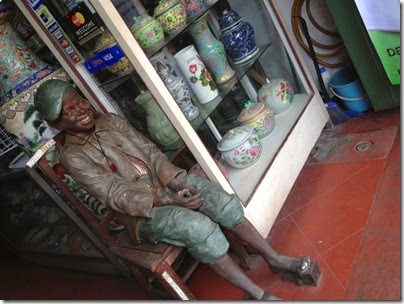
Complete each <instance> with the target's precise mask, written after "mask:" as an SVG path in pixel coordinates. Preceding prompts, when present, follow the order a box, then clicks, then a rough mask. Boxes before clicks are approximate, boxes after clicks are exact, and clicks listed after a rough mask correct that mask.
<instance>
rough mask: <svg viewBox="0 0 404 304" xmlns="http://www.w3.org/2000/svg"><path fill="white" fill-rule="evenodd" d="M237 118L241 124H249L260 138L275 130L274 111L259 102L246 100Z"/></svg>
mask: <svg viewBox="0 0 404 304" xmlns="http://www.w3.org/2000/svg"><path fill="white" fill-rule="evenodd" d="M237 120H238V121H239V122H240V124H241V125H242V126H251V127H252V128H253V129H254V131H255V132H257V134H258V136H259V137H260V138H261V139H262V138H264V137H266V136H268V135H270V134H272V132H273V131H274V130H275V117H274V113H273V111H272V110H271V109H270V108H268V107H267V106H266V105H265V104H264V103H261V102H251V101H249V102H247V103H246V104H245V109H244V110H242V111H241V113H240V115H239V116H238V118H237Z"/></svg>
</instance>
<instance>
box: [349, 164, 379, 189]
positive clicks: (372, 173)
mask: <svg viewBox="0 0 404 304" xmlns="http://www.w3.org/2000/svg"><path fill="white" fill-rule="evenodd" d="M385 166H386V160H374V161H371V162H369V163H368V165H367V166H365V167H364V168H363V169H362V170H359V171H358V172H357V173H355V174H353V175H352V176H351V177H349V179H350V180H351V181H352V182H354V183H355V184H357V185H358V186H360V187H361V188H362V189H363V190H364V191H366V192H367V193H376V192H377V189H378V186H379V182H380V177H381V176H382V174H383V171H384V169H385Z"/></svg>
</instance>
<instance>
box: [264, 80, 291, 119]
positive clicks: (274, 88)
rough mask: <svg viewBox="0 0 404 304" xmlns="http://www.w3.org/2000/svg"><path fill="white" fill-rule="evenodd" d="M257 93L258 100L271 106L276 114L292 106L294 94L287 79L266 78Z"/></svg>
mask: <svg viewBox="0 0 404 304" xmlns="http://www.w3.org/2000/svg"><path fill="white" fill-rule="evenodd" d="M266 81H267V83H265V84H264V85H263V86H262V87H261V88H260V89H259V90H258V93H257V98H258V101H260V102H263V103H265V104H266V105H267V106H268V107H270V108H271V109H272V110H273V111H274V114H279V113H282V112H284V111H286V110H287V109H289V108H290V106H291V105H292V99H293V96H294V90H293V87H292V85H291V84H290V83H289V82H288V81H287V80H285V79H282V78H277V79H271V80H268V79H267V80H266Z"/></svg>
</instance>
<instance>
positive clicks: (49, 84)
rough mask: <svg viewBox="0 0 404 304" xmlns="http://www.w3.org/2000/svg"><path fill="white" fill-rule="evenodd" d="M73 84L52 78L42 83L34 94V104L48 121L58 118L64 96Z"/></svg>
mask: <svg viewBox="0 0 404 304" xmlns="http://www.w3.org/2000/svg"><path fill="white" fill-rule="evenodd" d="M70 87H72V85H71V84H70V83H69V82H67V81H64V80H59V79H50V80H47V81H45V82H44V83H42V84H41V85H40V86H39V87H38V89H37V91H36V93H35V96H34V106H35V108H36V110H37V111H38V112H39V113H40V114H41V115H42V117H43V119H45V120H46V121H55V120H56V119H58V117H59V115H60V112H61V110H62V98H63V94H64V92H65V91H66V89H68V88H70Z"/></svg>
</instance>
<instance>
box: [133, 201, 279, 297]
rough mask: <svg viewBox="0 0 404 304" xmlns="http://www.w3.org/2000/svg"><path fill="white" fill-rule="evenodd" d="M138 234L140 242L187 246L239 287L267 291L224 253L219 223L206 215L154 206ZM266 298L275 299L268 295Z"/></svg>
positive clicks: (251, 292)
mask: <svg viewBox="0 0 404 304" xmlns="http://www.w3.org/2000/svg"><path fill="white" fill-rule="evenodd" d="M139 223H140V224H139V227H138V231H139V237H140V239H141V240H142V241H144V242H149V243H157V242H166V243H169V244H173V245H177V246H182V247H186V248H188V252H189V253H190V254H191V255H192V256H193V257H194V258H195V259H196V260H197V261H200V262H201V263H206V264H208V265H209V266H210V267H211V268H212V269H213V270H214V271H215V272H216V273H217V274H218V275H220V276H222V277H223V278H224V279H226V280H227V281H229V282H230V283H231V284H233V285H235V286H237V287H239V288H241V289H242V290H243V291H245V292H246V293H248V294H249V295H251V296H252V297H254V298H255V299H261V298H262V297H263V296H264V297H265V298H267V297H268V293H266V292H265V293H264V290H263V289H262V288H260V287H259V286H257V285H256V284H254V283H253V282H252V281H251V280H250V279H249V278H248V277H247V276H246V275H245V274H244V272H243V271H242V270H241V269H240V268H239V266H238V265H237V264H236V263H235V262H234V261H233V259H232V258H230V257H229V256H228V254H227V251H228V248H229V243H228V242H227V240H226V237H225V236H224V234H223V233H222V231H221V229H220V227H219V225H218V224H217V223H214V222H212V221H211V220H210V219H209V218H208V217H207V216H205V215H204V214H202V213H200V212H195V211H192V210H189V209H186V208H181V207H176V206H167V207H161V208H156V209H155V210H154V213H153V217H152V218H150V219H142V220H140V222H139ZM269 299H277V298H276V297H274V296H270V297H269Z"/></svg>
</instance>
